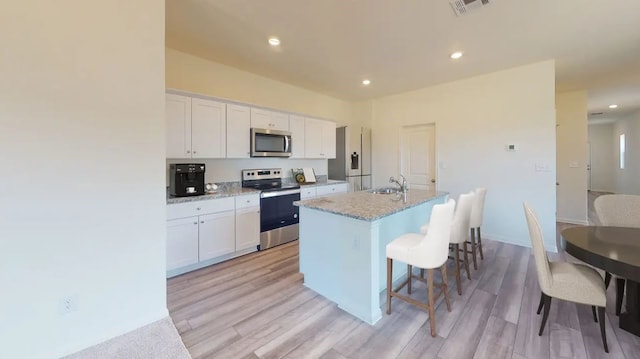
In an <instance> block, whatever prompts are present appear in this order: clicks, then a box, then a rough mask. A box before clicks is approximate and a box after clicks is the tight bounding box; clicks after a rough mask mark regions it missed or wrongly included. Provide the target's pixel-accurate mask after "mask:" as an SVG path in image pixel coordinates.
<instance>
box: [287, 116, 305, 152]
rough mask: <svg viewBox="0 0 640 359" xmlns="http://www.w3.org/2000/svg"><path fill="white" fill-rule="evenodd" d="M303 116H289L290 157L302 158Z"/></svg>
mask: <svg viewBox="0 0 640 359" xmlns="http://www.w3.org/2000/svg"><path fill="white" fill-rule="evenodd" d="M304 125H305V118H304V117H302V116H298V115H290V116H289V132H291V157H289V158H304V157H305V156H304V150H305V149H304V147H305V145H304V143H305V141H304V137H305V133H304V127H305V126H304Z"/></svg>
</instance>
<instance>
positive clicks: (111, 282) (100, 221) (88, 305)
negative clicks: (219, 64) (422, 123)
mask: <svg viewBox="0 0 640 359" xmlns="http://www.w3.org/2000/svg"><path fill="white" fill-rule="evenodd" d="M164 6H165V3H164V1H159V0H138V1H102V2H96V1H82V0H66V1H43V0H40V1H12V2H4V3H3V6H2V11H0V43H2V55H0V78H1V79H2V81H0V98H1V99H2V100H0V102H1V103H2V104H0V152H2V153H3V157H2V167H3V171H2V177H1V179H0V183H1V185H0V198H1V199H2V200H0V287H1V288H2V295H1V296H0V318H2V319H1V320H0V357H1V358H57V357H60V356H63V355H66V354H69V353H72V352H75V351H78V350H81V349H83V348H85V347H89V346H92V345H94V344H97V343H99V342H102V341H105V340H107V339H110V338H112V337H115V336H117V335H120V334H124V333H126V332H129V331H131V330H134V329H136V328H138V327H141V326H143V325H146V324H149V323H151V322H153V321H156V320H158V319H161V318H163V317H166V316H167V315H168V313H167V309H166V280H165V266H166V264H165V262H166V259H165V258H166V257H165V190H164V176H163V174H164V152H165V151H164V141H165V140H164V138H165V135H164V120H163V118H164ZM63 298H71V299H72V301H73V310H72V311H71V312H69V313H66V314H63V313H62V310H61V302H62V300H63Z"/></svg>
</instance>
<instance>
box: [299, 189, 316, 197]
mask: <svg viewBox="0 0 640 359" xmlns="http://www.w3.org/2000/svg"><path fill="white" fill-rule="evenodd" d="M315 196H316V187H315V186H302V188H300V199H309V198H313V197H315Z"/></svg>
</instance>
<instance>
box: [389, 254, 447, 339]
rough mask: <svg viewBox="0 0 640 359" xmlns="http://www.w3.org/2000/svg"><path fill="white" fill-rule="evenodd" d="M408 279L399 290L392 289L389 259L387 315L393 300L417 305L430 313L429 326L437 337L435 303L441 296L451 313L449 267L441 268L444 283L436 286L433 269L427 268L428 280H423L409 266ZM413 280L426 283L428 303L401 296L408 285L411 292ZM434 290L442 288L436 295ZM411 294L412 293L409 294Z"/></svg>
mask: <svg viewBox="0 0 640 359" xmlns="http://www.w3.org/2000/svg"><path fill="white" fill-rule="evenodd" d="M407 269H408V272H407V279H406V280H405V281H404V283H402V284H400V286H399V287H398V288H396V289H395V290H394V289H392V287H391V286H392V285H393V283H392V280H393V259H392V258H387V314H391V298H393V297H396V298H399V299H402V300H404V301H406V302H408V303H410V304H413V305H416V306H418V307H420V308H422V309H424V310H426V311H427V312H428V313H429V325H430V327H431V336H433V337H435V336H436V320H435V301H436V300H437V299H438V298H439V297H440V295H441V294H443V295H444V301H445V304H446V305H447V311H449V312H450V311H451V300H450V298H449V287H448V286H447V265H446V263H445V264H443V265H442V267H440V272H441V273H442V283H441V284H435V283H434V280H433V268H427V270H426V271H427V278H426V279H423V278H420V277H418V276H414V275H413V274H412V272H411V269H412V266H411V265H407ZM412 278H414V279H416V280H420V281H423V282H426V284H427V302H426V303H424V302H420V301H418V300H416V299H413V298H411V297H409V296H408V295H403V294H400V293H399V291H400V290H401V289H402V288H403V287H404V286H405V285H406V286H407V293H409V291H410V289H409V288H410V283H411V281H412ZM434 288H440V291H439V292H438V293H437V294H435V290H434ZM409 294H411V293H409Z"/></svg>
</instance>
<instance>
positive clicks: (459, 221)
mask: <svg viewBox="0 0 640 359" xmlns="http://www.w3.org/2000/svg"><path fill="white" fill-rule="evenodd" d="M474 201H475V194H474V193H473V191H472V192H469V193H466V194H461V195H460V197H458V205H457V206H456V211H455V213H454V215H453V223H452V225H451V226H452V227H451V237H450V238H449V244H450V249H451V250H452V251H453V256H452V257H451V259H453V261H454V264H455V268H456V287H457V289H458V294H459V295H462V280H461V278H460V277H461V274H460V263H462V264H463V265H464V269H465V271H466V272H467V279H469V280H471V272H470V271H469V248H468V247H467V244H469V242H468V235H469V223H470V220H471V210H472V206H473V203H474ZM429 230H430V229H429V223H427V224H425V225H423V226H422V227H420V232H421V233H428V232H429ZM460 245H462V248H460ZM460 252H462V258H463V259H460ZM421 276H423V274H422V272H421Z"/></svg>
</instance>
